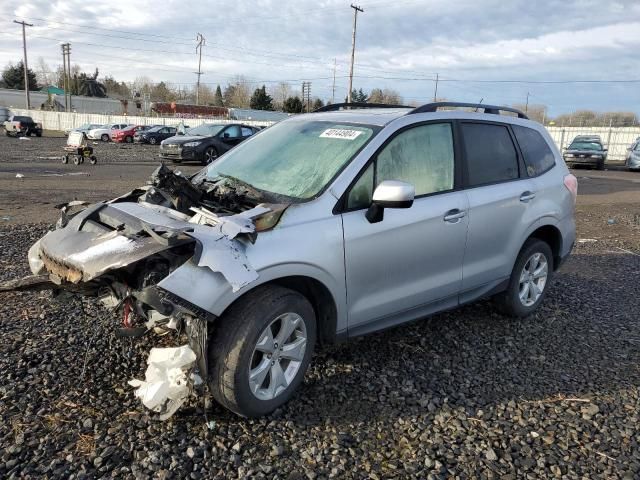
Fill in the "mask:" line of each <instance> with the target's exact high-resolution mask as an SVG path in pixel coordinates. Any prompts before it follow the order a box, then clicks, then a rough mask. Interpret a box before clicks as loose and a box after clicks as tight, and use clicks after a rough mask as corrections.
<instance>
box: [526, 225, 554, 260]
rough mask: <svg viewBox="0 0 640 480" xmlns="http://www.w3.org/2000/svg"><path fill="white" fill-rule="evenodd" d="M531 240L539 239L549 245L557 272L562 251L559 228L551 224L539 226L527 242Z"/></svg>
mask: <svg viewBox="0 0 640 480" xmlns="http://www.w3.org/2000/svg"><path fill="white" fill-rule="evenodd" d="M530 238H537V239H538V240H542V241H543V242H545V243H546V244H547V245H549V247H550V248H551V252H552V253H553V269H554V270H556V269H557V268H558V266H559V265H560V260H561V250H562V233H561V232H560V230H559V229H558V227H556V226H554V225H550V224H546V225H542V226H539V227H538V228H536V229H535V230H534V231H533V232H531V234H530V235H529V236H528V237H527V240H529V239H530ZM523 245H524V244H523Z"/></svg>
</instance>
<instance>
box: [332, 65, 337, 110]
mask: <svg viewBox="0 0 640 480" xmlns="http://www.w3.org/2000/svg"><path fill="white" fill-rule="evenodd" d="M335 102H336V59H335V58H334V59H333V89H332V90H331V103H335Z"/></svg>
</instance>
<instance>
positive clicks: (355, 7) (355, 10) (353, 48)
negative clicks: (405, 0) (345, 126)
mask: <svg viewBox="0 0 640 480" xmlns="http://www.w3.org/2000/svg"><path fill="white" fill-rule="evenodd" d="M351 8H353V35H352V37H351V66H350V67H349V92H348V93H347V103H351V90H353V62H354V60H355V57H356V25H357V23H358V12H362V13H364V10H363V9H362V8H360V7H359V6H358V5H354V4H353V3H352V4H351Z"/></svg>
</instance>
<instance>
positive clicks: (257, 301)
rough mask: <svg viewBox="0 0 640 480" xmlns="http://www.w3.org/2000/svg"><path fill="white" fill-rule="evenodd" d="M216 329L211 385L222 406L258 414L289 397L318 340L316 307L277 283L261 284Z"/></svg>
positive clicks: (248, 415) (245, 414)
mask: <svg viewBox="0 0 640 480" xmlns="http://www.w3.org/2000/svg"><path fill="white" fill-rule="evenodd" d="M213 328H214V330H215V333H214V335H213V336H212V340H211V343H210V346H209V372H210V375H209V385H210V387H211V392H212V394H213V397H214V398H215V399H216V400H217V401H218V402H219V403H220V404H221V405H222V406H224V407H226V408H228V409H229V410H231V411H233V412H235V413H237V414H238V415H242V416H245V417H259V416H261V415H266V414H268V413H270V412H272V411H273V410H275V409H276V408H278V407H279V406H281V405H282V404H284V403H285V402H287V401H288V400H289V399H290V398H291V396H292V395H293V393H294V391H295V390H296V388H297V387H298V386H299V385H300V383H302V380H303V377H304V374H305V372H306V370H307V367H308V366H309V363H310V361H311V355H312V353H313V348H314V345H315V339H316V318H315V314H314V310H313V307H312V306H311V304H310V303H309V301H308V300H307V299H306V298H305V297H304V296H302V295H301V294H299V293H298V292H295V291H293V290H289V289H287V288H283V287H279V286H273V285H268V286H264V287H258V288H257V289H256V290H254V291H253V292H249V293H248V294H247V295H246V296H245V297H244V298H242V299H241V300H240V301H238V302H237V304H235V305H232V306H231V307H230V309H229V310H228V311H227V312H226V313H225V314H224V316H223V317H221V318H220V320H219V322H218V323H217V324H215V325H214V326H213Z"/></svg>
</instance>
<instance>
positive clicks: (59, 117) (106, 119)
mask: <svg viewBox="0 0 640 480" xmlns="http://www.w3.org/2000/svg"><path fill="white" fill-rule="evenodd" d="M11 113H12V114H13V115H28V116H30V117H31V118H33V119H34V120H35V121H36V122H40V123H41V124H42V128H43V129H45V130H58V131H61V132H64V131H65V130H70V129H72V128H76V127H79V126H80V125H83V124H85V123H98V124H106V123H130V124H133V125H174V126H175V125H178V124H179V123H180V122H184V124H185V125H188V126H189V127H197V126H198V125H202V124H203V123H212V122H215V123H237V122H238V120H212V119H206V118H188V119H182V118H173V117H136V116H133V115H102V114H99V113H73V112H47V111H44V110H20V109H15V108H14V109H11ZM242 123H244V124H247V125H253V126H256V127H266V126H269V125H271V124H272V123H274V122H266V121H260V122H258V121H252V120H242Z"/></svg>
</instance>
